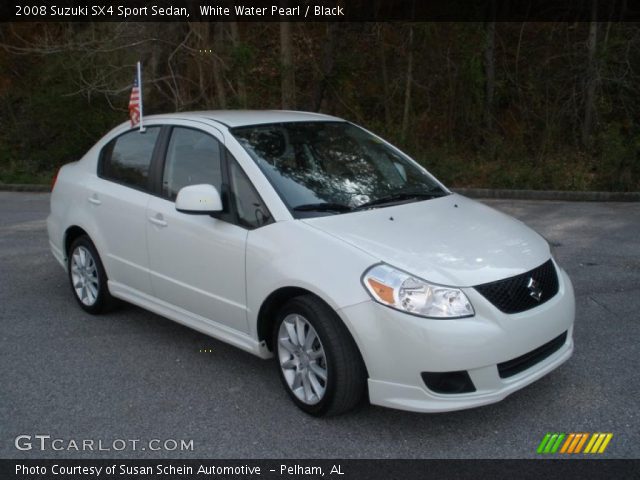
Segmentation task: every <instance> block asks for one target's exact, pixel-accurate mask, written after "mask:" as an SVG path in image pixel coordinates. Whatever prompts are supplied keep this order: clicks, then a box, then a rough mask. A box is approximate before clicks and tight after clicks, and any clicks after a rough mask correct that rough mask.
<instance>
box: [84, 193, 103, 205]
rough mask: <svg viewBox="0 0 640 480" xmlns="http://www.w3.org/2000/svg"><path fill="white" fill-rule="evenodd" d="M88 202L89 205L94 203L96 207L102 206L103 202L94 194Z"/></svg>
mask: <svg viewBox="0 0 640 480" xmlns="http://www.w3.org/2000/svg"><path fill="white" fill-rule="evenodd" d="M87 200H88V201H89V203H93V204H94V205H102V202H101V201H100V199H98V196H97V195H96V194H93V195H92V196H90V197H89V198H87Z"/></svg>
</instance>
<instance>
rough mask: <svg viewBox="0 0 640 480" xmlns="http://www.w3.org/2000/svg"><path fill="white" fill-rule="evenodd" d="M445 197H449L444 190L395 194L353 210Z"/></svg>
mask: <svg viewBox="0 0 640 480" xmlns="http://www.w3.org/2000/svg"><path fill="white" fill-rule="evenodd" d="M445 195H447V192H445V191H442V190H439V191H434V192H431V193H427V192H412V193H409V192H405V193H394V194H392V195H387V196H386V197H380V198H376V199H375V200H371V201H369V202H366V203H363V204H362V205H358V206H357V207H356V208H354V209H353V210H364V209H367V208H371V207H378V206H384V205H390V204H394V203H399V202H403V201H405V200H427V199H431V198H437V197H443V196H445Z"/></svg>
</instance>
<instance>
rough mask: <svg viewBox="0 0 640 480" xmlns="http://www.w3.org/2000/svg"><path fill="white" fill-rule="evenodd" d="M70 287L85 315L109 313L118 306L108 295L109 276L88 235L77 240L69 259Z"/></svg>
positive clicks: (71, 248)
mask: <svg viewBox="0 0 640 480" xmlns="http://www.w3.org/2000/svg"><path fill="white" fill-rule="evenodd" d="M67 271H68V272H69V284H70V285H71V291H72V292H73V296H74V298H75V299H76V301H77V302H78V304H79V305H80V307H82V309H83V310H84V311H86V312H89V313H91V314H93V315H98V314H100V313H106V312H108V311H109V310H112V309H113V308H114V307H115V306H116V299H115V298H113V297H112V296H111V294H110V293H109V287H108V284H107V281H108V279H107V274H106V273H105V271H104V266H103V265H102V261H101V260H100V255H98V251H97V250H96V247H95V246H94V245H93V242H92V241H91V240H90V239H89V237H87V236H86V235H82V236H80V237H78V238H77V239H75V240H74V242H73V243H72V244H71V247H70V248H69V254H68V259H67Z"/></svg>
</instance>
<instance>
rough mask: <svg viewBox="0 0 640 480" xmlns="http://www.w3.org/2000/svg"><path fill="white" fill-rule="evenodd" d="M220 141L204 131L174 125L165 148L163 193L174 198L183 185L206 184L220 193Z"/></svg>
mask: <svg viewBox="0 0 640 480" xmlns="http://www.w3.org/2000/svg"><path fill="white" fill-rule="evenodd" d="M220 157H221V148H220V143H219V142H218V141H217V140H216V139H215V138H213V137H212V136H211V135H208V134H206V133H204V132H200V131H198V130H193V129H190V128H181V127H175V128H174V129H173V132H172V134H171V141H170V142H169V148H168V149H167V159H166V163H165V167H164V173H163V176H162V193H163V195H164V196H165V197H167V198H169V199H171V200H175V198H176V196H177V195H178V192H179V191H180V189H181V188H182V187H186V186H188V185H197V184H200V183H206V184H209V185H213V186H214V187H216V188H217V189H218V192H220V191H221V190H220V187H221V185H222V172H221V168H220V165H221V160H220Z"/></svg>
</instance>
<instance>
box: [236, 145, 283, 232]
mask: <svg viewBox="0 0 640 480" xmlns="http://www.w3.org/2000/svg"><path fill="white" fill-rule="evenodd" d="M228 155H229V159H230V162H229V174H230V175H229V176H230V178H231V189H232V190H233V198H234V202H235V207H236V211H237V212H238V224H239V225H241V226H243V227H245V228H258V227H262V226H264V225H268V224H269V223H271V222H272V221H273V219H272V218H271V213H269V209H268V208H267V206H266V205H265V204H264V202H263V201H262V198H260V195H259V194H258V192H257V191H256V189H255V188H254V186H253V184H252V183H251V180H249V178H248V177H247V175H246V173H244V171H243V170H242V168H241V167H240V165H238V163H237V162H236V160H235V159H234V158H233V157H231V155H230V154H228Z"/></svg>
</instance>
